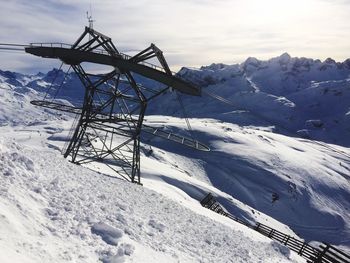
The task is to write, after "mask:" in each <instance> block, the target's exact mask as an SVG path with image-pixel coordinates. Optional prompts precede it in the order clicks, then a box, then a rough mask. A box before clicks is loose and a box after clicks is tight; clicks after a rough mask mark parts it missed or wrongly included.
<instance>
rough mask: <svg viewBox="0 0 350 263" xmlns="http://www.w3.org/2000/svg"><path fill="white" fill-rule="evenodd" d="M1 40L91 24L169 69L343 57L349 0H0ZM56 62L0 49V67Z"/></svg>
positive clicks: (57, 38) (59, 38)
mask: <svg viewBox="0 0 350 263" xmlns="http://www.w3.org/2000/svg"><path fill="white" fill-rule="evenodd" d="M0 1H1V8H0V25H1V26H0V28H1V31H0V33H1V34H0V43H19V44H28V43H31V42H64V43H74V41H75V40H76V39H77V38H78V37H79V36H80V34H81V33H82V32H83V30H84V26H86V25H88V21H87V17H86V11H89V10H90V6H91V11H92V16H93V19H94V20H95V22H94V29H95V30H97V31H99V32H101V33H103V34H105V35H108V36H110V37H111V38H112V39H113V42H114V43H115V45H116V46H117V48H118V49H119V50H120V51H121V52H124V53H130V54H132V53H133V52H135V51H136V50H143V49H144V48H146V47H148V46H149V45H150V43H155V44H156V45H157V46H158V47H159V48H160V49H162V50H163V53H164V55H165V57H166V59H167V61H168V63H169V64H170V67H171V68H172V69H173V70H178V69H180V68H181V67H182V66H189V67H200V66H202V65H209V64H211V63H225V64H235V63H241V62H243V61H244V60H245V59H246V58H248V57H256V58H258V59H268V58H271V57H276V56H279V55H281V54H282V53H284V52H288V53H289V54H290V55H291V56H293V57H309V58H315V59H316V58H318V59H321V60H324V59H326V58H328V57H331V58H333V59H335V60H336V61H344V60H345V59H347V58H349V57H350V23H349V19H348V17H349V14H350V0H176V1H175V0H133V1H132V0H74V1H71V0H31V1H28V0H6V1H5V0H0ZM59 65H60V62H59V61H58V60H52V59H42V58H37V57H34V56H31V55H29V54H25V53H23V52H13V51H12V52H9V51H3V50H2V51H0V69H2V70H13V71H18V72H23V73H36V72H38V71H43V72H45V71H48V70H50V69H51V68H52V67H59Z"/></svg>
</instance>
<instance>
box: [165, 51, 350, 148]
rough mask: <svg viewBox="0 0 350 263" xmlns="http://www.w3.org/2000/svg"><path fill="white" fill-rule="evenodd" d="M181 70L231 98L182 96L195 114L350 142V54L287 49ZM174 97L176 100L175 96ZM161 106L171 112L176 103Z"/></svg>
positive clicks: (347, 144)
mask: <svg viewBox="0 0 350 263" xmlns="http://www.w3.org/2000/svg"><path fill="white" fill-rule="evenodd" d="M179 75H180V76H182V77H183V78H185V79H188V80H190V81H192V82H194V83H197V84H198V85H200V86H202V87H204V88H203V89H204V91H205V92H211V93H214V94H217V95H219V96H221V97H224V98H225V99H227V100H229V101H230V102H231V103H232V104H229V105H226V106H224V105H221V106H220V107H218V106H217V105H218V102H217V101H215V100H213V99H212V98H209V97H204V98H203V99H202V100H196V99H192V98H189V97H184V98H183V100H184V102H185V105H186V107H187V111H188V112H190V115H191V116H196V117H208V116H210V117H213V118H215V119H221V120H224V121H228V122H231V123H237V124H240V125H247V126H249V125H258V126H261V125H264V126H274V127H275V132H278V133H282V134H287V135H289V136H296V137H304V138H309V139H315V140H321V141H324V142H328V143H333V144H338V145H343V146H350V136H349V135H350V104H349V101H350V59H347V60H346V61H344V62H342V63H339V62H335V61H334V60H332V59H327V60H325V61H324V62H321V61H320V60H313V59H308V58H292V57H290V55H288V54H287V53H285V54H282V55H281V56H279V57H276V58H272V59H270V60H267V61H261V60H258V59H256V58H248V59H247V60H246V61H245V62H243V63H241V64H234V65H224V64H212V65H210V66H206V67H201V68H200V69H190V68H183V69H182V70H181V71H180V72H179ZM172 101H173V105H176V104H178V103H177V101H176V98H175V97H174V98H173V99H172ZM160 104H161V103H160ZM167 105H169V102H167ZM159 107H160V108H168V109H169V113H170V112H172V111H173V109H174V108H175V107H174V106H167V107H164V105H160V106H159Z"/></svg>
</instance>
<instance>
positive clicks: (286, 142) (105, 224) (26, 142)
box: [0, 54, 350, 262]
mask: <svg viewBox="0 0 350 263" xmlns="http://www.w3.org/2000/svg"><path fill="white" fill-rule="evenodd" d="M291 61H294V62H293V63H294V64H293V65H294V66H293V67H292V66H291V64H290V63H291ZM301 61H302V63H301ZM308 63H309V64H308ZM334 63H335V62H332V61H326V62H320V61H315V60H308V59H306V60H305V61H304V59H303V60H301V59H296V58H290V56H289V55H288V56H287V55H286V54H284V55H283V56H281V57H279V58H274V59H271V60H269V61H267V62H264V61H259V60H257V59H254V58H249V59H248V60H247V61H246V62H245V63H243V64H242V65H232V66H227V65H223V64H216V65H212V66H209V67H203V68H202V69H200V70H193V69H191V70H190V69H186V70H183V71H182V72H180V74H182V75H183V76H185V75H186V77H188V78H190V79H191V80H192V81H197V82H201V83H202V85H203V86H207V88H206V89H208V90H211V91H215V92H216V93H217V94H219V95H220V96H222V97H225V98H229V99H230V100H231V101H232V102H234V103H237V105H238V106H237V107H236V108H232V105H223V104H220V102H217V101H213V100H212V98H209V97H207V96H203V97H202V98H189V97H183V99H184V102H185V104H186V105H188V106H187V109H188V111H189V112H191V116H194V117H193V118H191V119H190V122H191V125H192V127H193V129H194V131H195V135H196V136H197V137H198V139H199V140H201V141H202V142H205V143H207V144H208V145H209V146H210V147H211V152H209V153H208V152H197V151H194V150H192V149H187V148H184V147H183V146H181V145H175V144H172V143H171V142H167V141H164V140H161V139H157V138H152V137H147V134H143V137H144V139H143V141H144V142H147V144H142V155H141V176H142V183H143V184H144V187H140V186H137V185H133V184H130V183H127V182H125V181H123V180H120V179H118V178H115V177H114V176H113V174H110V173H109V171H108V170H105V169H104V168H103V167H100V166H92V167H90V168H92V169H94V171H93V170H90V169H87V168H86V167H81V166H76V165H73V164H71V163H69V162H67V160H65V159H64V158H63V157H62V156H61V154H60V149H62V147H63V145H64V144H65V142H66V141H67V135H68V132H69V129H70V126H71V124H72V122H73V116H69V115H66V114H62V113H59V112H54V111H51V110H43V109H40V108H35V107H34V106H32V105H30V104H29V101H30V100H31V99H40V98H42V97H43V96H44V94H43V93H42V91H43V89H45V87H46V88H47V87H50V81H51V80H52V78H53V77H54V75H56V73H57V71H56V72H49V73H48V74H42V73H40V74H37V75H34V76H25V75H21V74H18V73H11V72H3V71H1V72H0V76H1V78H0V105H1V107H0V160H1V161H0V172H1V173H0V176H1V178H2V179H1V180H0V199H1V202H0V206H1V208H0V251H1V253H0V261H1V262H38V261H41V262H48V261H53V262H66V261H73V262H97V261H102V262H124V261H125V262H288V261H292V262H293V261H294V262H304V260H303V259H301V258H300V257H298V256H297V255H296V254H295V253H294V252H290V251H289V249H287V248H285V247H283V246H281V245H279V244H277V243H275V242H273V241H271V240H269V239H267V238H265V237H263V236H262V235H260V234H259V233H257V232H254V231H252V230H250V229H247V228H246V227H244V226H242V225H240V224H237V223H235V222H233V221H231V220H229V219H228V218H225V217H223V216H220V215H217V214H215V213H214V212H211V211H209V210H207V209H204V208H202V207H201V206H200V204H199V202H198V201H200V200H201V199H202V198H203V197H204V196H205V195H206V194H207V193H208V192H212V193H214V194H215V195H216V196H217V199H218V201H219V202H220V203H222V204H223V206H224V207H225V208H226V209H227V210H228V211H229V212H231V213H232V214H234V215H235V216H238V217H240V218H242V219H245V220H248V221H250V222H251V223H254V222H261V223H264V224H266V225H269V226H271V227H274V228H276V229H278V230H280V231H282V232H284V233H287V234H290V235H293V236H296V235H297V234H298V235H299V236H300V237H302V238H304V239H305V240H307V241H313V242H315V241H327V242H330V243H332V244H335V245H338V246H339V247H340V248H342V249H345V250H350V243H349V240H350V213H349V207H350V203H349V202H350V189H349V177H350V158H349V157H350V151H349V149H348V148H346V147H344V146H347V145H348V142H349V141H348V137H346V136H347V132H348V131H347V130H346V129H347V127H349V126H347V125H349V116H350V114H348V113H349V111H350V109H349V107H348V104H346V102H344V101H345V100H346V98H347V96H348V95H347V94H349V84H348V83H349V80H348V79H347V78H348V75H349V73H348V68H347V66H346V65H347V64H346V63H345V62H344V63H343V64H342V65H343V66H340V65H339V63H338V64H335V66H334V65H333V64H334ZM295 64H297V66H295ZM307 65H309V66H310V72H311V73H312V74H311V73H305V72H309V71H308V66H307ZM315 65H316V66H315ZM257 67H259V70H258V71H257V70H256V68H257ZM290 67H292V68H298V69H299V70H300V69H301V68H302V69H303V72H304V71H305V72H304V73H303V74H302V75H298V74H297V75H295V76H294V75H293V82H292V83H294V84H295V81H298V83H302V85H301V86H302V87H301V88H299V89H298V91H294V90H292V86H293V85H294V84H291V83H289V82H288V81H286V82H283V81H282V80H281V74H282V75H283V74H285V73H286V72H291V71H290V70H292V69H290ZM321 68H322V70H321ZM54 71H55V70H54ZM184 71H185V72H184ZM264 71H265V73H264V74H265V75H264V74H263V73H262V72H264ZM321 71H322V72H323V73H322V74H323V75H322V79H320V78H321V77H320V76H321V75H320V74H319V73H318V72H321ZM279 72H282V73H281V74H279ZM292 72H294V71H293V70H292ZM54 73H55V74H54ZM272 73H274V74H275V75H277V76H274V77H273V78H272V77H271V78H272V79H271V78H270V79H269V78H268V76H269V74H271V75H272ZM59 74H60V73H59ZM59 76H60V78H61V80H62V78H63V75H59ZM223 76H226V77H227V78H226V80H224V81H223V80H220V81H219V83H217V81H218V79H220V78H222V77H223ZM76 81H77V80H76V79H75V77H74V76H73V75H69V77H68V82H69V83H71V84H67V86H68V87H70V88H72V87H73V86H74V85H75V84H76V83H77V82H76ZM281 81H282V83H284V84H283V85H284V86H283V88H281V87H282V86H280V87H279V84H278V83H281ZM58 82H59V81H58ZM266 83H268V84H271V85H267V84H266ZM276 83H277V84H276ZM286 83H287V84H286ZM288 83H289V84H288ZM55 87H56V88H57V86H54V88H55ZM232 87H234V89H235V91H234V92H232ZM278 87H279V89H278ZM320 87H321V89H320ZM326 89H328V91H327V92H325V90H326ZM219 90H220V92H218V91H219ZM338 91H340V92H341V94H340V95H339V94H338V93H337V92H338ZM52 92H53V93H55V90H53V91H52ZM324 92H325V93H326V95H323V93H324ZM336 93H337V94H338V95H335V94H336ZM63 94H66V95H67V94H68V95H67V96H66V95H62V96H59V98H61V99H69V98H70V103H73V104H74V103H78V102H79V101H78V99H79V98H81V97H80V95H81V93H80V92H78V93H77V94H74V93H73V92H72V91H71V90H69V89H68V90H65V91H64V93H63ZM327 94H328V95H327ZM70 96H71V97H70ZM335 97H336V98H337V101H336V105H335V106H334V108H332V113H333V115H332V114H331V113H329V115H327V116H329V117H327V118H328V119H327V118H323V117H322V116H323V115H322V114H321V115H322V116H321V115H320V114H319V112H318V110H314V112H313V113H312V112H310V111H309V108H310V107H307V106H305V108H304V109H302V110H300V109H299V108H302V107H301V105H303V103H302V102H305V103H306V102H307V104H305V105H310V103H311V102H310V101H313V102H315V101H317V103H318V105H321V106H317V107H318V108H319V109H320V107H321V108H322V109H323V110H322V112H326V110H327V107H326V105H327V103H328V102H329V103H332V105H333V103H335V101H334V98H335ZM347 101H348V100H347ZM67 103H68V102H67ZM311 104H312V103H311ZM328 105H329V104H328ZM158 106H159V108H161V109H162V112H164V113H171V112H172V113H176V112H177V110H176V109H175V99H174V95H173V94H172V93H169V94H166V95H164V96H163V97H162V100H159V99H157V103H154V106H153V105H151V106H150V108H149V109H148V113H152V114H154V115H152V116H147V117H146V124H149V125H152V126H157V127H163V126H166V128H167V129H170V130H173V131H175V132H180V133H183V134H185V135H186V131H185V130H186V127H185V126H186V125H185V121H184V120H183V119H182V118H178V117H170V116H159V115H156V113H157V110H158V109H157V107H158ZM173 106H174V107H173ZM177 108H178V107H177ZM328 108H329V107H328ZM199 109H200V110H199ZM295 109H298V111H296V110H295ZM333 109H334V111H333ZM299 110H300V111H299ZM300 112H301V113H302V114H301V115H299V114H300ZM304 113H305V114H304ZM214 117H215V118H214ZM321 117H322V118H321ZM331 118H337V119H339V122H338V123H339V125H338V124H337V125H334V126H332V129H330V128H329V127H330V126H329V120H330V119H331ZM290 120H292V121H290ZM301 130H305V132H304V133H303V134H304V135H305V134H307V135H308V136H309V138H313V137H315V136H316V137H317V136H318V137H317V138H320V139H322V140H323V142H322V141H314V140H310V139H307V138H298V137H300V135H298V134H301V132H300V131H301ZM298 132H299V133H298ZM336 134H338V135H339V136H338V137H339V140H338V141H337V144H338V145H335V144H329V143H326V142H330V141H333V138H334V136H335V135H336ZM187 135H188V134H187ZM150 145H151V146H150ZM151 149H152V151H150V150H151ZM276 196H277V197H278V198H277V199H276V198H274V197H276ZM314 244H315V245H317V242H315V243H314Z"/></svg>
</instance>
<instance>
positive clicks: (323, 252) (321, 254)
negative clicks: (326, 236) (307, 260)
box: [315, 244, 330, 263]
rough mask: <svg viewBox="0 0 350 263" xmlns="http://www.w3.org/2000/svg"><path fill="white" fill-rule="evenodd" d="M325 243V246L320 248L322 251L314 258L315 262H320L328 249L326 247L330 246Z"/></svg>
mask: <svg viewBox="0 0 350 263" xmlns="http://www.w3.org/2000/svg"><path fill="white" fill-rule="evenodd" d="M325 245H326V247H325V248H324V249H323V250H322V252H321V253H320V254H319V255H318V257H317V259H316V260H315V262H316V263H322V258H323V256H324V255H325V254H326V252H327V251H328V249H329V247H330V244H325ZM320 247H321V246H320ZM321 248H322V247H321Z"/></svg>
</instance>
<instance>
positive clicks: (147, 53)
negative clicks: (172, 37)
mask: <svg viewBox="0 0 350 263" xmlns="http://www.w3.org/2000/svg"><path fill="white" fill-rule="evenodd" d="M25 52H27V53H30V54H33V55H36V56H41V57H44V58H55V59H60V60H61V61H62V62H63V63H65V64H68V65H69V66H70V67H71V68H72V69H73V70H74V72H75V73H76V74H77V76H78V77H79V79H80V81H81V82H82V84H83V86H84V88H85V95H84V102H83V104H82V106H81V107H70V106H66V105H60V104H57V103H53V102H47V101H32V104H34V105H38V106H43V107H47V108H52V109H57V110H63V111H67V112H73V113H75V114H79V119H78V121H77V125H76V127H75V130H74V132H73V135H72V138H71V139H70V141H69V144H68V147H67V149H66V150H65V152H64V157H69V158H70V159H71V161H72V162H74V163H77V164H87V163H91V162H96V161H97V162H102V163H104V164H106V165H107V166H108V167H110V168H111V169H112V170H113V171H114V172H116V173H117V174H119V175H120V176H121V177H123V178H125V179H127V180H129V181H131V182H133V183H140V135H141V131H142V130H144V131H145V132H146V133H150V134H153V135H156V136H160V137H162V138H166V139H170V140H173V141H175V142H179V143H182V144H184V145H187V146H189V147H192V148H196V149H198V150H204V151H207V150H209V148H208V147H206V146H205V145H204V144H201V143H199V142H195V141H193V140H191V139H189V138H185V137H181V136H177V135H174V134H171V133H166V132H164V131H161V130H159V129H156V128H152V127H150V126H146V125H143V120H144V116H145V111H146V108H147V104H148V102H149V101H150V100H151V99H153V98H155V97H157V96H159V95H160V94H162V93H164V92H165V91H166V90H168V88H169V87H172V88H173V89H175V90H176V91H179V92H181V93H184V94H187V95H192V96H200V95H201V89H200V88H199V87H197V86H195V85H193V84H192V83H189V82H187V81H185V80H183V79H181V78H179V77H177V76H174V75H173V74H172V72H171V70H170V68H169V66H168V64H167V62H166V60H165V58H164V56H163V53H162V51H161V50H160V49H159V48H158V47H157V46H155V45H154V44H151V45H150V46H149V47H148V48H146V49H145V50H143V51H141V52H139V53H138V54H136V55H135V56H128V55H125V54H123V53H120V52H119V51H118V49H117V48H116V47H115V45H114V44H113V42H112V40H111V38H109V37H107V36H105V35H103V34H101V33H99V32H97V31H96V30H94V29H93V28H91V27H86V28H85V30H84V32H83V34H82V35H81V36H80V37H79V38H78V40H77V41H76V42H75V43H74V44H73V45H71V46H70V45H65V44H58V43H52V44H51V43H45V44H44V43H37V44H31V45H30V46H28V47H25ZM151 59H153V60H157V61H158V62H159V64H160V66H155V65H154V64H150V63H149V62H148V61H149V60H151ZM87 63H94V64H100V65H106V66H112V68H113V70H111V71H110V72H108V73H105V74H91V73H87V69H86V66H85V65H86V64H87ZM135 75H141V76H143V77H146V78H148V79H152V80H155V81H157V82H160V83H162V84H163V86H159V87H158V86H157V85H156V86H157V87H154V88H152V89H149V88H145V87H141V86H140V85H138V84H137V83H136V80H135Z"/></svg>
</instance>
